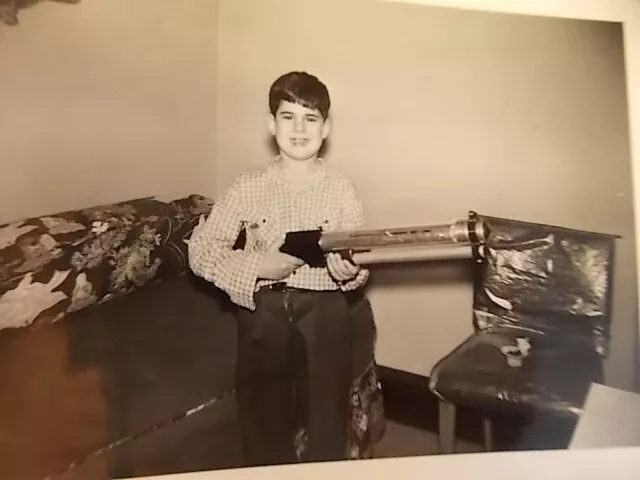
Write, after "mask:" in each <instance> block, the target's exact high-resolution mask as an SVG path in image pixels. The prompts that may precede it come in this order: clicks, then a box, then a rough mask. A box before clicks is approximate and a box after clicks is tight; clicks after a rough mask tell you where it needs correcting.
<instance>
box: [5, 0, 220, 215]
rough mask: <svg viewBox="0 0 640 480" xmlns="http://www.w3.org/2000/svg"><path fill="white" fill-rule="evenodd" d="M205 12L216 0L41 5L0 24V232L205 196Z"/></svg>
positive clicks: (211, 64)
mask: <svg viewBox="0 0 640 480" xmlns="http://www.w3.org/2000/svg"><path fill="white" fill-rule="evenodd" d="M132 3H135V6H133V5H132ZM215 14H216V1H215V0H197V1H190V2H178V1H175V0H136V1H135V2H131V1H130V0H85V1H83V2H81V3H80V4H79V5H73V6H70V5H64V4H57V3H54V2H42V4H40V5H39V6H37V7H34V8H30V9H27V10H24V11H22V12H21V13H20V22H21V23H20V25H19V26H17V27H7V26H5V25H0V146H1V147H0V161H1V164H2V170H1V171H2V174H1V175H0V185H1V188H0V223H4V222H9V221H13V220H17V219H20V218H23V217H27V216H31V215H40V214H45V213H53V212H58V211H61V210H67V209H74V208H79V207H85V206H88V205H95V204H101V203H105V202H112V201H120V200H127V199H130V198H138V197H142V196H148V195H156V194H158V195H162V196H167V197H173V196H178V195H183V194H188V193H192V192H198V193H204V194H208V195H213V194H214V193H215V186H214V185H213V178H214V168H215V163H214V154H215V151H214V150H215V105H216V99H215V70H216V60H215V59H216V29H215Z"/></svg>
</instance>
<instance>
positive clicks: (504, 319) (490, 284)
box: [430, 216, 617, 453]
mask: <svg viewBox="0 0 640 480" xmlns="http://www.w3.org/2000/svg"><path fill="white" fill-rule="evenodd" d="M481 218H482V219H483V220H484V221H485V224H486V225H487V227H488V232H489V233H488V236H487V242H486V245H485V247H484V259H483V261H482V262H481V263H478V264H476V266H475V267H474V268H475V272H474V292H473V324H474V331H475V333H474V334H472V335H471V336H470V337H469V338H468V339H467V340H466V341H464V342H463V343H462V344H461V345H459V346H458V347H457V348H456V349H454V350H453V351H452V352H451V353H449V354H448V355H447V356H445V357H444V358H443V359H441V360H440V361H439V362H438V363H437V364H436V366H435V367H434V368H433V370H432V372H431V375H430V389H431V391H432V393H434V394H435V395H436V396H437V397H438V399H439V402H440V420H439V421H440V425H439V429H440V432H439V433H440V451H441V453H454V452H455V441H456V435H455V430H456V407H457V406H464V407H471V408H473V409H477V410H480V411H481V412H483V415H484V442H485V448H486V450H489V451H490V450H492V449H493V435H492V422H491V420H490V416H491V415H492V414H499V415H505V414H507V415H515V416H528V417H531V416H535V418H537V417H538V416H540V415H541V414H542V415H544V414H550V415H552V416H554V417H552V418H559V419H569V420H571V419H573V420H577V417H578V416H579V415H580V412H581V409H582V405H583V402H584V400H585V398H586V395H587V392H588V389H589V386H590V385H591V383H592V382H602V376H603V372H602V370H603V368H602V359H603V358H604V357H606V355H607V349H608V343H609V326H610V303H611V290H612V289H611V283H612V281H611V278H612V264H613V257H614V244H615V239H616V238H617V237H616V236H613V235H603V234H598V233H591V232H583V231H577V230H571V229H567V228H561V227H555V226H549V225H542V224H534V223H528V222H521V221H515V220H509V219H502V218H496V217H484V216H483V217H481Z"/></svg>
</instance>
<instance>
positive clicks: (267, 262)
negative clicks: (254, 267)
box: [258, 237, 304, 280]
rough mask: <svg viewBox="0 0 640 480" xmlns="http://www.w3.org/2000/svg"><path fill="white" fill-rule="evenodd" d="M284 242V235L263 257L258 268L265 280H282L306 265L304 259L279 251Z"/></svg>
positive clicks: (259, 275)
mask: <svg viewBox="0 0 640 480" xmlns="http://www.w3.org/2000/svg"><path fill="white" fill-rule="evenodd" d="M283 243H284V237H283V238H282V239H281V241H279V242H276V243H275V244H274V245H273V246H272V247H271V248H270V249H269V251H268V252H267V253H266V254H265V256H264V258H263V259H262V265H260V270H258V277H259V278H263V279H265V280H282V279H283V278H287V277H288V276H289V275H291V274H292V273H293V272H294V271H295V270H296V269H298V268H299V267H301V266H302V265H304V261H303V260H300V259H299V258H297V257H294V256H291V255H288V254H286V253H282V252H279V251H278V249H279V248H280V247H281V246H282V244H283Z"/></svg>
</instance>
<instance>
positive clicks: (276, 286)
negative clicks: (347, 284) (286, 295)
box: [260, 282, 365, 304]
mask: <svg viewBox="0 0 640 480" xmlns="http://www.w3.org/2000/svg"><path fill="white" fill-rule="evenodd" d="M260 290H261V291H262V290H271V291H272V292H281V293H282V292H305V293H332V292H333V293H335V292H340V290H309V289H306V288H299V287H292V286H290V285H287V283H286V282H276V283H270V284H269V285H265V286H264V287H262V288H260ZM344 296H345V298H346V299H347V303H349V304H356V303H359V302H360V301H362V300H364V299H365V295H364V292H363V291H362V289H358V290H355V291H352V292H345V293H344Z"/></svg>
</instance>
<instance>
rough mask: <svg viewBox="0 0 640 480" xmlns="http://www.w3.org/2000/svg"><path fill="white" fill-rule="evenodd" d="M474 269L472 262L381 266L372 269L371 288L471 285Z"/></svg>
mask: <svg viewBox="0 0 640 480" xmlns="http://www.w3.org/2000/svg"><path fill="white" fill-rule="evenodd" d="M473 268H474V264H473V262H471V261H460V262H455V261H454V262H452V261H451V260H441V261H430V262H428V263H425V262H417V263H404V264H380V265H376V266H375V267H372V268H371V286H375V287H385V288H386V287H392V288H405V287H430V286H447V285H459V284H471V282H472V281H473Z"/></svg>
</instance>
